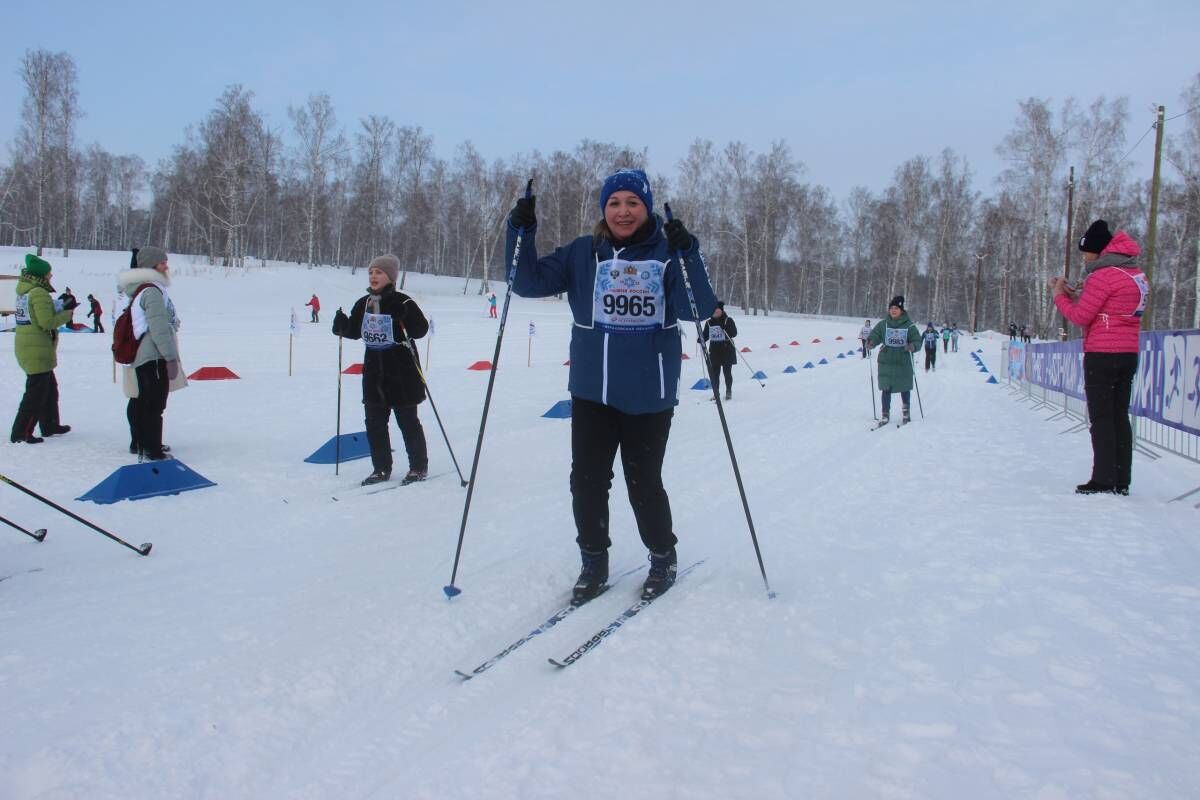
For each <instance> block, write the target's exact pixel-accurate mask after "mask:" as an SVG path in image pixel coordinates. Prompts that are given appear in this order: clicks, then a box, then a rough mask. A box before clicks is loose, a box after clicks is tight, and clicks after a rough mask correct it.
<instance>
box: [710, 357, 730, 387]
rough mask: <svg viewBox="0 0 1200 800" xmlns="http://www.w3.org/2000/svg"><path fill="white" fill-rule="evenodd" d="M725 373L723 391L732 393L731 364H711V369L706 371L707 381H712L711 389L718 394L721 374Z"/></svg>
mask: <svg viewBox="0 0 1200 800" xmlns="http://www.w3.org/2000/svg"><path fill="white" fill-rule="evenodd" d="M722 372H724V373H725V391H727V392H732V391H733V365H732V364H713V365H712V369H710V370H709V371H708V377H709V380H711V381H712V385H713V388H715V389H716V390H717V391H718V392H719V391H721V373H722Z"/></svg>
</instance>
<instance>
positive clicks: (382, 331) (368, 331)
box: [361, 314, 396, 350]
mask: <svg viewBox="0 0 1200 800" xmlns="http://www.w3.org/2000/svg"><path fill="white" fill-rule="evenodd" d="M394 330H395V329H394V328H393V327H392V315H391V314H363V321H362V331H361V332H362V340H363V344H365V345H366V346H367V347H369V348H371V349H372V350H387V349H389V348H392V347H395V346H396V339H395V334H394Z"/></svg>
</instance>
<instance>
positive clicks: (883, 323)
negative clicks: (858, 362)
mask: <svg viewBox="0 0 1200 800" xmlns="http://www.w3.org/2000/svg"><path fill="white" fill-rule="evenodd" d="M885 328H891V329H900V330H903V329H904V328H907V329H908V331H907V333H906V334H905V336H904V343H905V345H912V347H913V349H914V350H915V349H917V348H919V347H920V346H921V332H920V331H919V330H917V326H916V325H914V324H913V323H912V320H910V319H909V318H908V313H907V312H901V314H900V318H899V319H892V318H891V316H890V315H889V316H887V317H884V318H883V319H881V320H880V321H879V322H878V323H876V325H875V327H874V328H872V329H871V335H870V337H868V339H867V341H868V343H869V345H870V346H871V347H875V346H877V345H883V347H880V348H879V388H880V389H881V390H882V391H885V392H911V391H912V388H913V362H912V353H910V352H909V351H908V348H907V347H905V346H888V345H887V343H886V334H885V333H884V329H885Z"/></svg>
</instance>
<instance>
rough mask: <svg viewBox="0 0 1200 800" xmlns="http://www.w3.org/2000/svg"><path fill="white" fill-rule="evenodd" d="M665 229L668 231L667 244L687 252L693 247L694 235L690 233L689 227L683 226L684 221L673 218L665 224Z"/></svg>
mask: <svg viewBox="0 0 1200 800" xmlns="http://www.w3.org/2000/svg"><path fill="white" fill-rule="evenodd" d="M663 230H664V231H666V232H667V244H668V245H670V247H671V249H672V250H679V251H681V252H684V253H686V252H687V251H688V250H691V249H692V235H691V234H690V233H688V229H687V228H685V227H683V223H682V222H680V221H679V220H677V219H673V220H671V221H670V222H668V223H667V224H666V225H664V226H663Z"/></svg>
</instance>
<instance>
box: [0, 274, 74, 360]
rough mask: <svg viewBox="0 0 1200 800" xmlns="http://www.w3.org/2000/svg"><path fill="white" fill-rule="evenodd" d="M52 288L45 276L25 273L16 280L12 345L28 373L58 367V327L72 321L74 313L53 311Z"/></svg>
mask: <svg viewBox="0 0 1200 800" xmlns="http://www.w3.org/2000/svg"><path fill="white" fill-rule="evenodd" d="M53 291H54V287H53V286H51V285H50V281H48V280H46V279H45V278H40V277H37V276H34V275H22V276H21V279H20V280H19V281H17V331H16V336H15V341H14V342H13V347H14V348H15V349H16V351H17V363H18V364H20V365H21V369H23V370H25V374H26V375H41V374H42V373H43V372H50V371H51V370H53V369H54V368H55V367H56V366H58V356H57V354H56V351H57V350H58V326H59V325H65V324H66V323H67V322H69V321H70V319H71V312H70V311H55V310H54V298H53V297H51V296H50V293H51V292H53ZM22 306H24V309H22ZM22 310H24V312H25V313H22ZM26 323H28V324H26Z"/></svg>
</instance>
